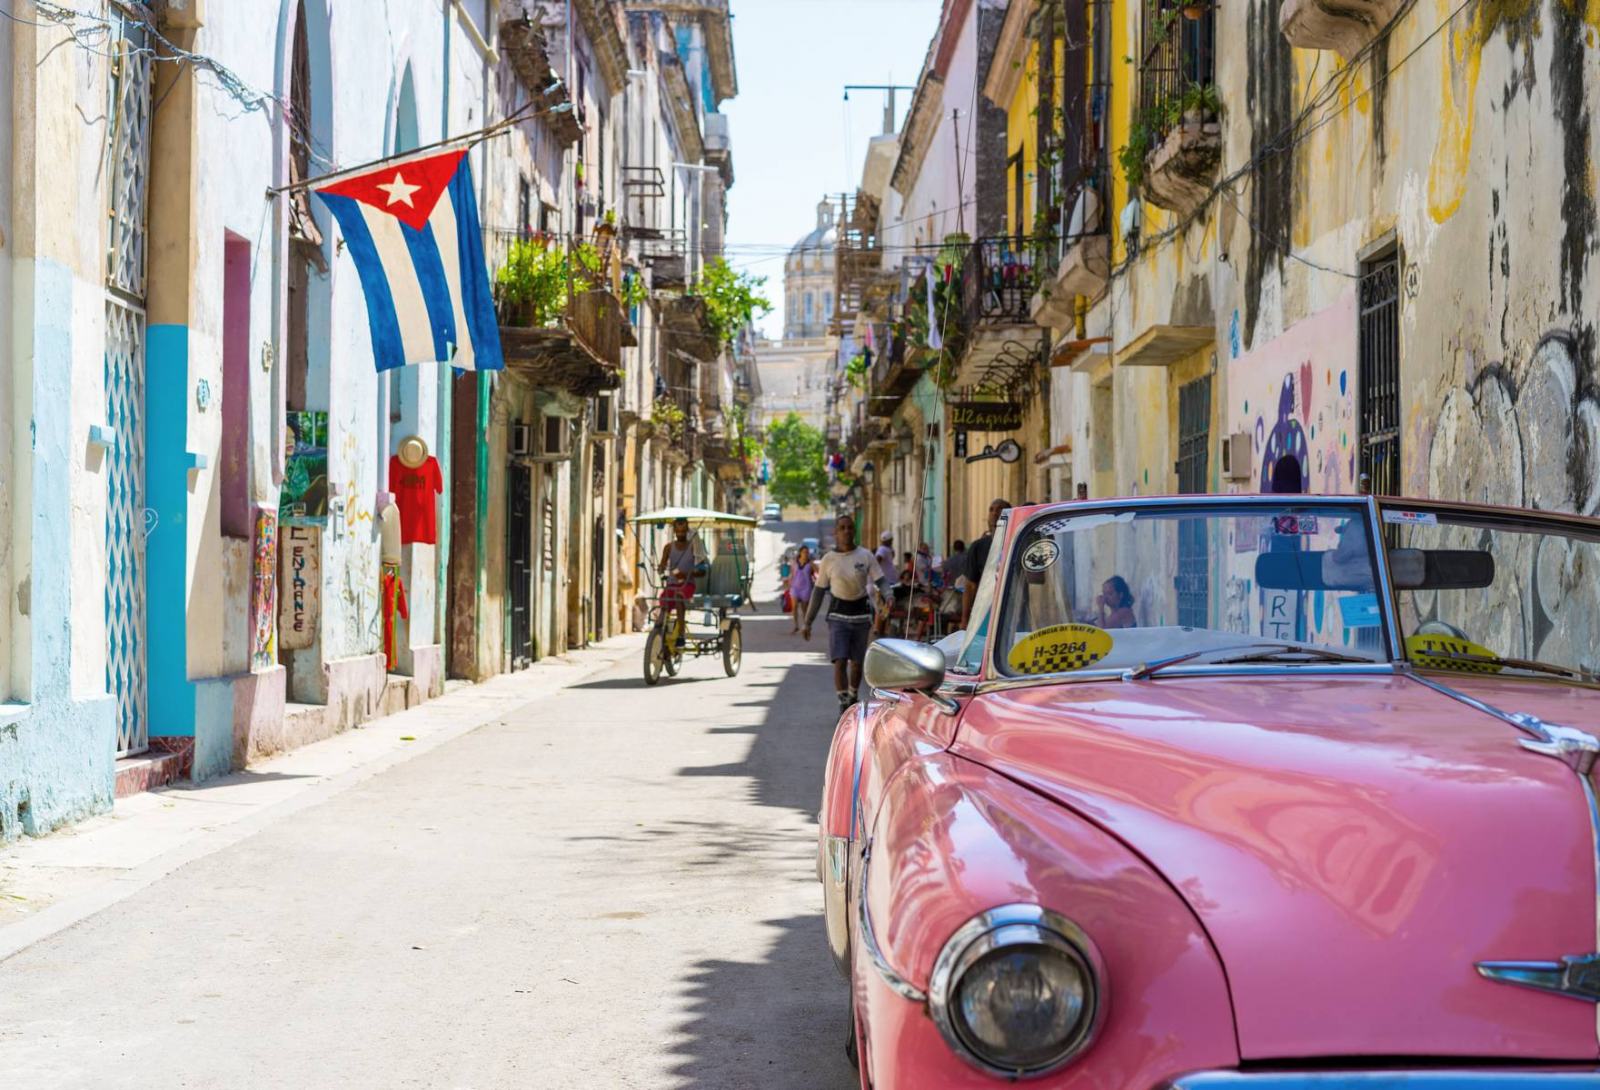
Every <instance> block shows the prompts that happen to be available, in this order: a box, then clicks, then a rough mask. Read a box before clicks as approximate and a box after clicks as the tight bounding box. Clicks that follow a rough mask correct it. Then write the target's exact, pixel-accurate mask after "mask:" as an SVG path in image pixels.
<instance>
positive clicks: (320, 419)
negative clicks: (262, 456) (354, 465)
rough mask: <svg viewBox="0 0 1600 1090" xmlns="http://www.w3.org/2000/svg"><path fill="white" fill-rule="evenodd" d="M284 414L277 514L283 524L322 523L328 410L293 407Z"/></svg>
mask: <svg viewBox="0 0 1600 1090" xmlns="http://www.w3.org/2000/svg"><path fill="white" fill-rule="evenodd" d="M287 417H288V428H287V430H286V433H285V439H284V448H285V449H284V467H283V491H282V492H281V493H280V498H279V500H278V518H279V520H280V521H281V522H282V523H283V524H284V525H285V526H289V525H294V524H297V523H298V524H300V525H313V526H315V525H321V524H322V522H323V520H325V519H326V518H327V517H328V414H327V413H326V412H323V411H321V410H317V409H307V410H301V409H295V410H291V411H290V412H289V413H288V414H287Z"/></svg>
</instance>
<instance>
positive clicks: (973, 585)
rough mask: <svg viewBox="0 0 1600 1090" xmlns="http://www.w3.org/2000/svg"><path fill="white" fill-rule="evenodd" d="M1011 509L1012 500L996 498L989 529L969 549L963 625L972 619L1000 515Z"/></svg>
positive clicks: (962, 605) (962, 613) (962, 603)
mask: <svg viewBox="0 0 1600 1090" xmlns="http://www.w3.org/2000/svg"><path fill="white" fill-rule="evenodd" d="M1010 509H1011V501H1010V500H995V501H994V502H993V503H991V504H990V505H989V529H988V530H987V531H986V532H985V533H984V535H983V536H982V537H980V538H979V539H978V540H977V541H974V542H973V543H972V547H971V548H969V549H968V550H967V570H966V571H965V572H963V573H962V574H964V575H965V576H966V577H967V585H966V586H965V587H964V588H963V589H962V592H961V627H962V628H966V627H967V625H968V623H969V622H970V621H971V620H972V600H973V599H974V598H976V597H977V596H978V583H979V581H980V580H982V579H983V569H984V567H985V566H986V565H987V564H988V563H989V550H990V549H992V548H993V547H994V528H995V527H996V526H998V525H999V524H1000V516H1001V515H1002V514H1004V513H1005V512H1006V511H1009V510H1010Z"/></svg>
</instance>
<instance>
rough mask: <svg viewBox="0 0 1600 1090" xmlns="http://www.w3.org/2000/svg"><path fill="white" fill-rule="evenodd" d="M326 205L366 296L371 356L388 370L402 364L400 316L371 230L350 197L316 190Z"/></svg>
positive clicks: (381, 368) (403, 359)
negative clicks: (336, 221)
mask: <svg viewBox="0 0 1600 1090" xmlns="http://www.w3.org/2000/svg"><path fill="white" fill-rule="evenodd" d="M317 196H318V197H321V198H322V203H323V204H325V205H327V206H328V211H330V212H332V213H333V218H334V219H336V220H338V221H339V231H340V233H342V234H343V235H344V242H345V245H346V246H348V247H349V248H350V258H351V260H352V261H354V262H355V264H356V274H357V275H358V276H360V278H361V290H362V292H363V293H365V295H366V297H367V324H368V325H369V326H370V327H371V328H372V357H373V361H374V362H375V363H376V364H377V366H378V370H380V371H388V370H390V369H391V368H395V367H404V366H405V365H406V353H405V347H404V345H403V344H402V343H401V339H400V319H399V317H398V316H397V315H396V314H395V309H394V295H393V294H392V293H391V292H390V291H389V278H388V277H387V276H386V275H384V271H383V260H382V259H381V258H380V257H379V256H378V248H377V246H376V245H374V244H373V241H372V232H371V231H369V230H367V220H366V217H365V216H363V215H362V213H361V206H360V205H359V204H357V203H356V201H355V200H353V199H352V198H350V197H340V196H336V195H334V194H331V193H322V192H318V193H317Z"/></svg>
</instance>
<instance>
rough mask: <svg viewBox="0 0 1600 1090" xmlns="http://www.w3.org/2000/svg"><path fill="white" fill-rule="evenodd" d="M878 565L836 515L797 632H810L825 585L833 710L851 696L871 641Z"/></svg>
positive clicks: (846, 522)
mask: <svg viewBox="0 0 1600 1090" xmlns="http://www.w3.org/2000/svg"><path fill="white" fill-rule="evenodd" d="M882 579H883V570H882V569H881V568H879V567H878V561H877V558H876V557H874V556H873V555H872V554H871V553H870V552H868V551H867V550H866V549H864V548H862V547H861V546H859V545H857V544H856V524H855V522H854V520H852V519H851V518H850V517H849V516H848V515H843V516H840V518H839V520H838V522H837V523H835V524H834V530H833V548H832V549H830V550H829V551H828V552H826V553H823V554H822V558H821V559H820V560H818V561H817V587H816V592H814V593H813V594H812V595H811V604H810V605H809V606H808V607H807V608H806V620H805V624H804V626H803V627H802V628H801V630H800V631H801V634H802V635H804V636H805V638H806V639H808V640H809V639H810V638H811V622H812V621H814V620H816V617H817V613H818V612H819V611H820V610H821V607H822V599H823V597H824V595H823V594H822V593H821V592H822V591H827V592H828V593H827V595H826V597H827V598H828V600H829V602H830V604H829V606H828V658H829V659H830V660H832V662H833V687H834V689H835V690H836V691H837V692H838V694H839V710H840V711H843V710H844V709H846V708H848V707H849V706H850V705H852V704H854V703H855V702H856V694H857V693H858V692H859V691H860V690H861V665H862V663H863V662H864V661H865V660H866V657H867V645H868V644H870V643H871V642H872V620H873V618H874V617H875V616H876V615H877V599H878V584H879V582H880V581H881V580H882Z"/></svg>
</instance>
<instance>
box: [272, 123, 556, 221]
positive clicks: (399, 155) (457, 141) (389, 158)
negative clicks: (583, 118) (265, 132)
mask: <svg viewBox="0 0 1600 1090" xmlns="http://www.w3.org/2000/svg"><path fill="white" fill-rule="evenodd" d="M531 106H532V103H530V104H529V105H528V106H526V107H523V108H522V109H521V110H518V111H517V112H516V113H514V114H512V115H511V116H510V117H506V118H502V119H501V120H499V121H496V122H495V123H494V124H493V125H485V126H484V127H483V128H481V129H475V130H473V131H472V132H469V133H462V134H461V135H460V136H452V137H449V138H448V139H445V140H435V141H434V142H433V143H431V144H423V145H422V146H421V147H419V148H410V149H408V150H406V151H397V152H395V153H394V154H393V155H385V156H384V157H383V158H381V159H371V160H369V161H367V162H365V163H358V164H356V165H355V166H353V167H344V168H342V169H339V170H330V171H329V172H328V173H326V174H319V175H317V176H316V177H315V178H307V179H305V180H304V181H300V182H290V183H289V184H288V185H277V186H268V187H267V199H268V200H271V199H272V198H274V197H281V196H283V195H284V194H285V193H297V192H299V191H300V190H302V189H310V188H312V187H313V186H320V185H324V184H326V183H327V182H331V181H333V180H334V179H336V178H343V177H344V176H345V175H347V174H359V173H361V172H362V171H366V170H371V169H372V168H373V167H378V166H382V165H383V164H384V163H393V162H397V161H399V160H402V159H413V158H415V157H416V156H418V155H421V154H422V153H424V152H429V151H436V150H438V149H439V148H445V147H452V146H455V145H464V146H467V147H470V146H472V145H473V144H478V143H482V142H483V141H485V140H489V139H491V138H493V137H496V136H501V135H503V134H504V133H505V132H507V131H508V130H509V129H510V128H511V126H513V125H516V124H518V123H520V122H523V121H532V120H534V119H535V118H540V117H550V116H553V115H556V114H564V113H570V112H571V111H572V103H570V102H562V103H560V104H558V105H555V106H552V107H550V108H549V109H546V110H537V111H534V110H531Z"/></svg>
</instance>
